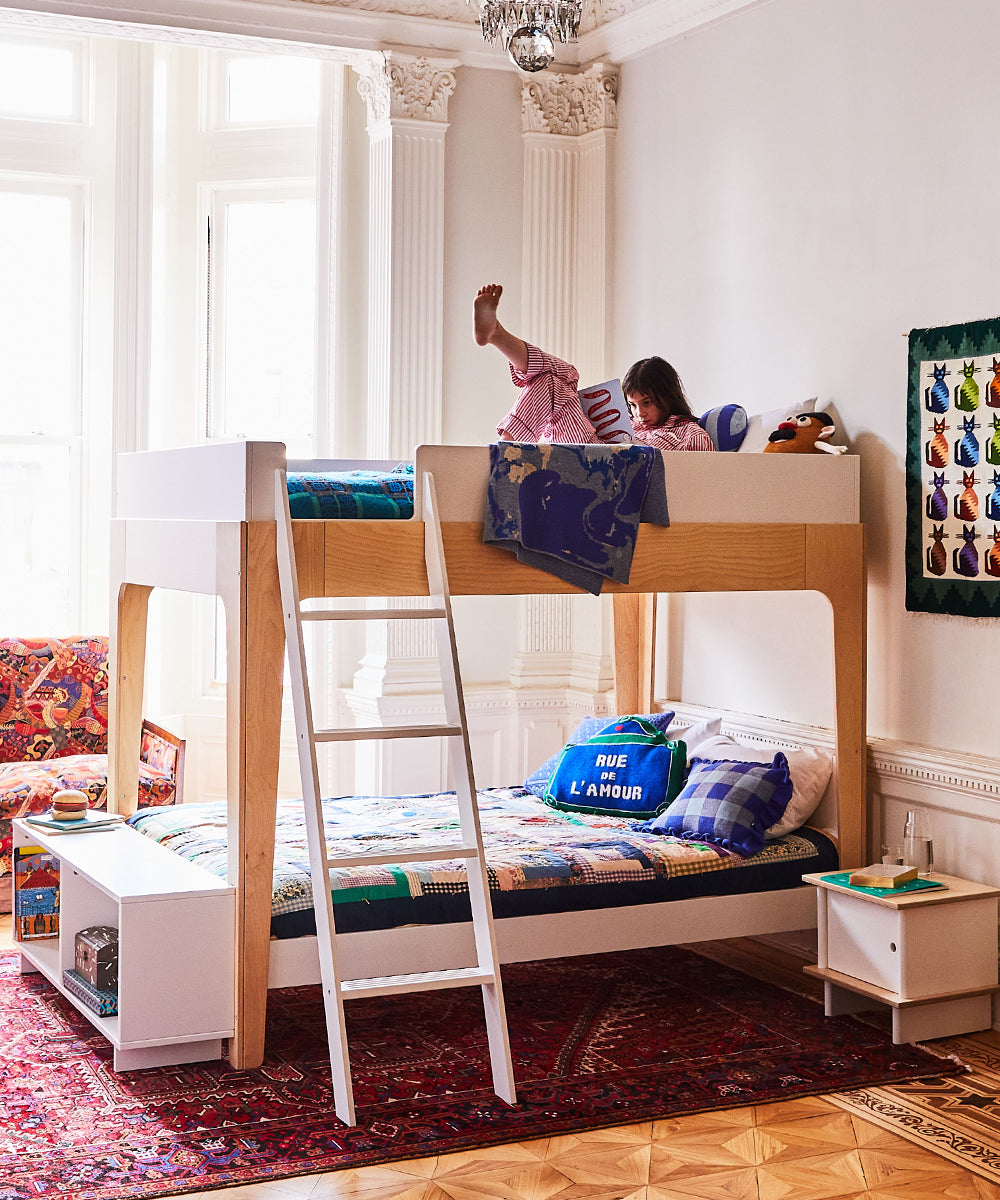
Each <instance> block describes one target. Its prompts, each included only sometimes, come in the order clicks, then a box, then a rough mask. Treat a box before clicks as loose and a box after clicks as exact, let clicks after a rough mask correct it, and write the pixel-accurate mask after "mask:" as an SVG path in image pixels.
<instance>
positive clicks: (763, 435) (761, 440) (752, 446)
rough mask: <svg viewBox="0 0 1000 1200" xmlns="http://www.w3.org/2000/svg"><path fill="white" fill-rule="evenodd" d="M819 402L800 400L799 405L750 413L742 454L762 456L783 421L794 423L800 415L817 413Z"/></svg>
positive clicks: (788, 405)
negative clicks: (769, 439) (772, 435)
mask: <svg viewBox="0 0 1000 1200" xmlns="http://www.w3.org/2000/svg"><path fill="white" fill-rule="evenodd" d="M818 405H819V400H818V399H817V398H816V397H815V396H814V397H813V398H812V399H811V400H800V401H799V402H798V403H797V404H786V405H785V406H784V407H783V408H771V409H768V411H767V412H763V413H750V414H749V415H748V416H747V431H746V436H745V437H744V438H743V444H742V445H741V446H740V449H739V453H740V454H762V453H763V452H764V447H765V446H766V445H767V439H768V438H769V437H770V436H771V434H772V433H774V431H775V430H776V429H777V428H778V426H779V425H780V424H781V422H782V421H794V420H795V418H796V417H797V416H798V415H799V413H804V412H817V411H818Z"/></svg>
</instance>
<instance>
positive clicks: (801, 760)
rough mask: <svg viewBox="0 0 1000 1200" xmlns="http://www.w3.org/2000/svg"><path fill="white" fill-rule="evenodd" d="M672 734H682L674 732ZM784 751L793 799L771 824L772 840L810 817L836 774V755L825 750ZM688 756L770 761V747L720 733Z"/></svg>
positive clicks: (768, 836)
mask: <svg viewBox="0 0 1000 1200" xmlns="http://www.w3.org/2000/svg"><path fill="white" fill-rule="evenodd" d="M671 736H679V735H674V733H673V731H671ZM782 753H783V754H784V756H785V758H786V759H787V760H788V771H789V774H790V775H791V777H792V798H791V800H789V802H788V807H787V808H786V809H785V812H784V815H783V816H782V818H781V819H780V820H779V821H776V822H775V824H774V825H771V826H769V828H768V830H767V833H766V835H765V836H766V837H767V838H768V839H770V838H776V837H781V836H782V835H783V834H786V833H791V832H792V831H793V830H795V829H798V828H799V827H800V826H802V825H804V824H805V823H806V821H808V820H809V818H810V817H811V816H812V815H813V813H814V812H815V811H816V809H817V808H818V807H819V802H820V800H822V799H823V793H824V792H825V791H826V785H827V784H828V783H829V782H830V776H831V774H832V773H833V755H832V754H829V753H828V752H827V751H825V750H818V749H816V748H815V747H813V746H806V747H801V748H799V749H796V750H786V749H784V748H782ZM688 757H689V758H694V757H697V758H704V759H715V760H720V761H721V760H722V759H726V760H729V761H734V762H752V763H758V764H766V762H767V749H766V748H765V747H763V746H760V745H757V744H755V743H752V742H738V741H736V739H735V738H731V737H727V736H726V735H725V734H721V733H720V734H717V735H716V736H714V737H710V738H706V739H705V740H704V741H703V742H702V743H701V745H700V746H699V747H698V752H697V755H694V754H692V753H691V752H690V750H689V751H688Z"/></svg>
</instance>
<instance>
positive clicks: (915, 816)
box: [903, 808, 934, 875]
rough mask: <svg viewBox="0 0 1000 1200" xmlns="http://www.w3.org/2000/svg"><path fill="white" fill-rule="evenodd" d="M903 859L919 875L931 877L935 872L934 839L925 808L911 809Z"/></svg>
mask: <svg viewBox="0 0 1000 1200" xmlns="http://www.w3.org/2000/svg"><path fill="white" fill-rule="evenodd" d="M903 859H904V861H905V863H906V865H907V866H908V867H916V868H917V873H918V874H919V875H930V874H931V872H932V871H933V870H934V838H933V835H932V834H931V821H930V814H929V813H928V812H927V809H925V808H911V809H910V810H909V812H907V814H906V824H905V825H904V826H903Z"/></svg>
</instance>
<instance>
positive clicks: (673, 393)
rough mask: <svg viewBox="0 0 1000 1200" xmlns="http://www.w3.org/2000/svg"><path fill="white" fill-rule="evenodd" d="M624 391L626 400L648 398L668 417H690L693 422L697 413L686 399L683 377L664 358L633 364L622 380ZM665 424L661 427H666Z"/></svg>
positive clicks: (641, 360)
mask: <svg viewBox="0 0 1000 1200" xmlns="http://www.w3.org/2000/svg"><path fill="white" fill-rule="evenodd" d="M622 391H623V392H624V393H625V395H626V396H631V395H634V394H635V393H636V392H638V393H639V394H640V395H643V396H648V397H649V398H650V400H652V401H653V403H654V404H655V405H656V407H657V408H658V409H659V410H660V412H661V413H662V414H663V421H665V420H666V419H667V417H688V418H690V419H691V420H694V413H693V412H692V411H691V406H690V405H689V404H688V400H687V396H685V395H684V385H683V384H682V383H681V379H680V376H679V375H678V374H677V372H676V371H675V370H674V368H673V367H672V366H671V365H670V363H668V362H667V361H666V359H664V358H659V357H658V356H657V355H654V356H653V357H652V358H640V359H639V361H638V362H637V363H633V364H632V365H631V366H630V367H629V369H628V371H627V372H626V375H625V378H624V379H623V380H622ZM663 421H661V422H660V424H661V425H662V424H663Z"/></svg>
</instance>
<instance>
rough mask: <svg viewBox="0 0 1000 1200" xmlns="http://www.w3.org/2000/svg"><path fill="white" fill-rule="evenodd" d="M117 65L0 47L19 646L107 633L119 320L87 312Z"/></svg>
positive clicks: (3, 460) (43, 43) (39, 48)
mask: <svg viewBox="0 0 1000 1200" xmlns="http://www.w3.org/2000/svg"><path fill="white" fill-rule="evenodd" d="M106 53H107V44H106V43H104V42H102V41H100V40H93V41H90V40H88V39H82V38H60V37H46V36H44V35H37V34H33V35H31V36H18V35H16V34H13V33H9V32H8V33H5V34H4V36H2V37H0V228H2V229H3V230H4V236H3V238H2V239H0V362H2V363H3V406H2V408H3V422H2V424H0V496H2V498H3V502H2V503H0V540H2V544H3V546H4V561H5V571H4V574H5V587H4V594H3V599H2V601H0V616H2V625H3V628H4V630H5V632H7V633H8V634H15V635H17V634H22V635H24V636H30V635H32V634H34V635H37V634H53V635H58V634H66V633H70V632H77V631H79V630H80V629H81V628H83V627H84V626H85V625H86V624H88V623H89V622H90V621H91V620H92V619H93V618H94V616H95V615H96V614H97V613H98V612H100V614H101V619H100V625H99V626H98V628H100V629H103V628H105V627H106V624H107V616H106V613H107V572H106V571H103V572H102V573H101V576H100V582H99V583H98V584H97V586H95V587H91V586H90V581H89V580H88V579H87V578H86V577H85V573H84V571H83V553H84V547H85V546H86V545H97V544H103V542H104V541H105V540H106V529H107V522H108V517H109V515H110V509H109V502H110V489H109V488H108V487H107V485H106V483H102V482H98V481H97V480H96V479H95V478H94V475H95V472H94V471H93V469H92V463H91V460H90V456H91V453H92V452H93V451H94V450H95V447H96V443H97V441H98V440H99V435H100V434H101V433H102V432H103V433H105V434H106V430H107V425H108V419H109V416H110V399H109V394H110V390H109V387H108V380H109V364H110V347H109V346H108V345H107V342H106V336H107V333H108V331H109V329H110V320H111V318H110V314H109V313H105V314H104V316H103V317H101V316H97V315H95V316H94V317H90V316H89V314H88V312H87V299H88V296H92V295H94V294H95V291H99V290H100V285H99V283H97V282H96V274H95V271H94V268H93V257H94V254H96V253H100V252H101V250H102V247H101V245H100V239H102V238H104V237H105V236H106V234H107V230H108V224H107V222H106V220H103V219H102V218H101V217H100V216H98V215H97V212H96V209H97V207H98V205H102V204H103V201H104V200H105V199H106V198H107V190H106V188H107V183H108V181H109V180H110V178H111V175H110V165H111V164H112V163H113V147H114V128H113V123H112V122H110V121H109V120H108V114H109V111H110V108H111V105H110V98H111V96H113V90H112V91H109V90H108V89H107V88H106V87H105V88H103V89H102V90H101V91H100V92H99V93H92V92H91V89H90V81H91V80H92V79H96V77H97V75H98V65H99V64H100V63H103V62H104V61H105V56H106ZM29 122H30V130H29V131H28V132H26V129H25V126H26V124H27V123H29ZM101 339H105V344H104V347H103V349H102V346H101V345H100V341H101ZM102 406H103V412H102V411H101V409H102ZM105 452H106V451H105Z"/></svg>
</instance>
